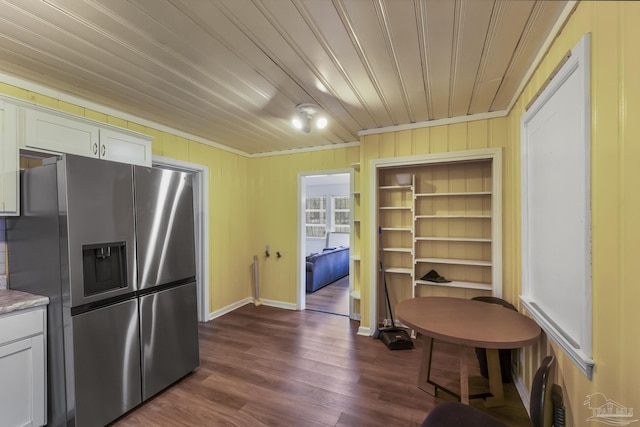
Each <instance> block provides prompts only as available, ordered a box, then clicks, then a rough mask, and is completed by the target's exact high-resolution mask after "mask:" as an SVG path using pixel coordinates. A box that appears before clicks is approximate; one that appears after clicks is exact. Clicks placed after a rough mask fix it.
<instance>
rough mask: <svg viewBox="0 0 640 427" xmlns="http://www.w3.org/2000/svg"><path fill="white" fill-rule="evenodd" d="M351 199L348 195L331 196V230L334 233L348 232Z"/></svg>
mask: <svg viewBox="0 0 640 427" xmlns="http://www.w3.org/2000/svg"><path fill="white" fill-rule="evenodd" d="M350 205H351V201H350V200H349V197H348V196H333V197H332V198H331V208H332V209H331V216H332V219H333V221H332V224H333V226H332V227H331V231H333V232H335V233H348V232H349V216H350V215H351V206H350Z"/></svg>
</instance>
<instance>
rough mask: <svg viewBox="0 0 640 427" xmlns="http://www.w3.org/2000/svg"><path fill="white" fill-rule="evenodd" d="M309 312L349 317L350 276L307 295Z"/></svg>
mask: <svg viewBox="0 0 640 427" xmlns="http://www.w3.org/2000/svg"><path fill="white" fill-rule="evenodd" d="M306 307H307V310H315V311H322V312H325V313H332V314H339V315H341V316H348V315H349V276H345V277H343V278H342V279H338V280H336V281H335V282H333V283H330V284H328V285H327V286H325V287H324V288H320V289H318V290H317V291H315V292H311V293H308V294H306Z"/></svg>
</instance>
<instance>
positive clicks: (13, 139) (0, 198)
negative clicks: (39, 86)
mask: <svg viewBox="0 0 640 427" xmlns="http://www.w3.org/2000/svg"><path fill="white" fill-rule="evenodd" d="M0 125H1V126H2V128H1V131H0V216H9V215H17V214H18V212H19V211H20V207H19V205H18V199H19V197H18V186H19V179H18V176H19V167H18V166H19V162H18V140H17V136H16V132H17V117H16V107H15V105H11V104H8V103H6V102H3V101H2V100H0Z"/></svg>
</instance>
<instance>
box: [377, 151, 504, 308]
mask: <svg viewBox="0 0 640 427" xmlns="http://www.w3.org/2000/svg"><path fill="white" fill-rule="evenodd" d="M469 153H471V152H469ZM452 157H453V159H451V158H448V157H447V156H446V155H444V156H443V155H440V156H435V159H434V160H431V159H427V160H426V161H425V162H422V163H417V164H412V165H401V166H397V165H394V166H391V167H388V168H379V169H378V182H377V184H378V187H377V217H378V226H379V227H380V229H381V230H382V243H381V244H382V256H384V260H383V261H384V266H385V273H386V277H385V279H386V282H387V287H388V288H389V293H390V296H391V299H392V306H393V305H395V304H397V303H398V302H399V301H401V300H402V299H406V298H412V297H416V296H431V295H438V296H445V295H446V296H454V297H461V298H470V297H472V296H479V295H495V296H501V292H502V279H501V277H502V272H501V269H502V268H501V259H500V258H501V256H502V250H501V238H500V236H501V231H500V230H501V227H502V225H501V213H500V209H501V203H500V200H501V182H500V177H499V176H497V177H496V173H500V172H499V171H500V170H501V165H500V156H499V150H498V154H496V150H484V151H482V150H479V151H475V152H472V154H470V155H468V156H467V155H464V154H463V155H461V154H460V153H452ZM458 159H460V160H458ZM407 176H410V180H411V183H410V184H409V185H405V184H404V183H398V179H400V178H403V179H404V180H406V177H407ZM378 256H380V255H378ZM431 270H435V271H436V272H437V273H438V275H439V276H441V277H444V278H445V279H446V280H448V281H438V282H436V281H430V280H426V279H423V278H424V277H425V276H426V274H427V273H429V272H430V271H431ZM403 277H409V278H410V280H406V279H405V278H403ZM377 295H378V307H380V306H381V302H380V301H381V300H382V301H383V299H384V292H383V291H382V288H381V287H380V286H379V287H378V291H377ZM379 311H380V310H379ZM378 320H380V319H378Z"/></svg>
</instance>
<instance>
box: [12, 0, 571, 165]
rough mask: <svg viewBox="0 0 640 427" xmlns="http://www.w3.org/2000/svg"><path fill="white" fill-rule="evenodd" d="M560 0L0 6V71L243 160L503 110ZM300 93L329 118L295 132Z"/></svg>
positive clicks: (82, 0) (213, 0) (63, 1)
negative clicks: (316, 127) (208, 143)
mask: <svg viewBox="0 0 640 427" xmlns="http://www.w3.org/2000/svg"><path fill="white" fill-rule="evenodd" d="M566 6H567V2H566V1H528V0H208V1H205V0H0V71H2V72H4V73H5V74H9V75H16V76H19V77H21V78H23V79H25V80H29V81H33V82H35V83H38V84H42V85H45V86H47V87H50V88H53V89H56V90H59V91H61V92H64V93H68V94H70V95H74V96H78V97H82V98H85V99H87V100H89V101H93V102H96V103H99V104H102V105H105V106H107V107H111V108H114V109H117V110H120V111H123V112H126V113H129V114H132V115H134V116H137V117H141V118H144V119H147V120H150V121H153V122H156V123H160V124H163V125H165V126H169V127H172V128H175V129H178V130H180V131H183V132H186V133H189V134H192V135H196V136H198V137H200V138H204V139H206V140H208V141H211V142H214V143H217V144H221V145H224V146H227V147H230V148H232V149H234V150H239V151H241V152H244V153H247V154H256V153H268V152H273V151H280V150H289V149H298V148H307V147H317V146H325V145H330V144H341V143H348V142H354V141H357V140H358V138H359V137H358V132H359V131H362V130H370V129H376V128H381V127H389V126H396V125H403V124H410V123H419V122H424V121H429V120H436V119H444V118H452V117H459V116H467V115H472V114H478V113H486V112H493V111H502V110H505V109H507V108H508V107H509V105H510V103H511V102H512V100H513V99H514V98H515V97H516V96H517V95H518V93H517V91H518V89H519V87H520V85H521V82H522V80H523V79H524V78H525V77H526V74H527V71H528V70H529V69H530V67H531V66H532V63H533V61H534V59H535V57H536V55H538V52H539V51H540V49H541V47H542V46H543V43H544V42H545V40H546V39H547V38H548V37H549V34H550V32H551V30H552V28H553V27H554V25H555V24H556V22H557V21H558V19H559V17H560V16H561V14H562V12H563V9H564V8H565V7H566ZM300 103H315V104H317V105H319V106H320V107H321V108H322V109H323V110H324V111H325V112H326V114H327V115H328V116H329V119H330V123H329V126H328V127H327V128H326V129H324V130H322V131H312V132H310V133H308V134H305V133H302V132H299V131H295V130H294V129H293V128H292V127H291V122H290V120H291V117H292V115H293V114H294V112H295V107H296V105H297V104H300Z"/></svg>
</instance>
